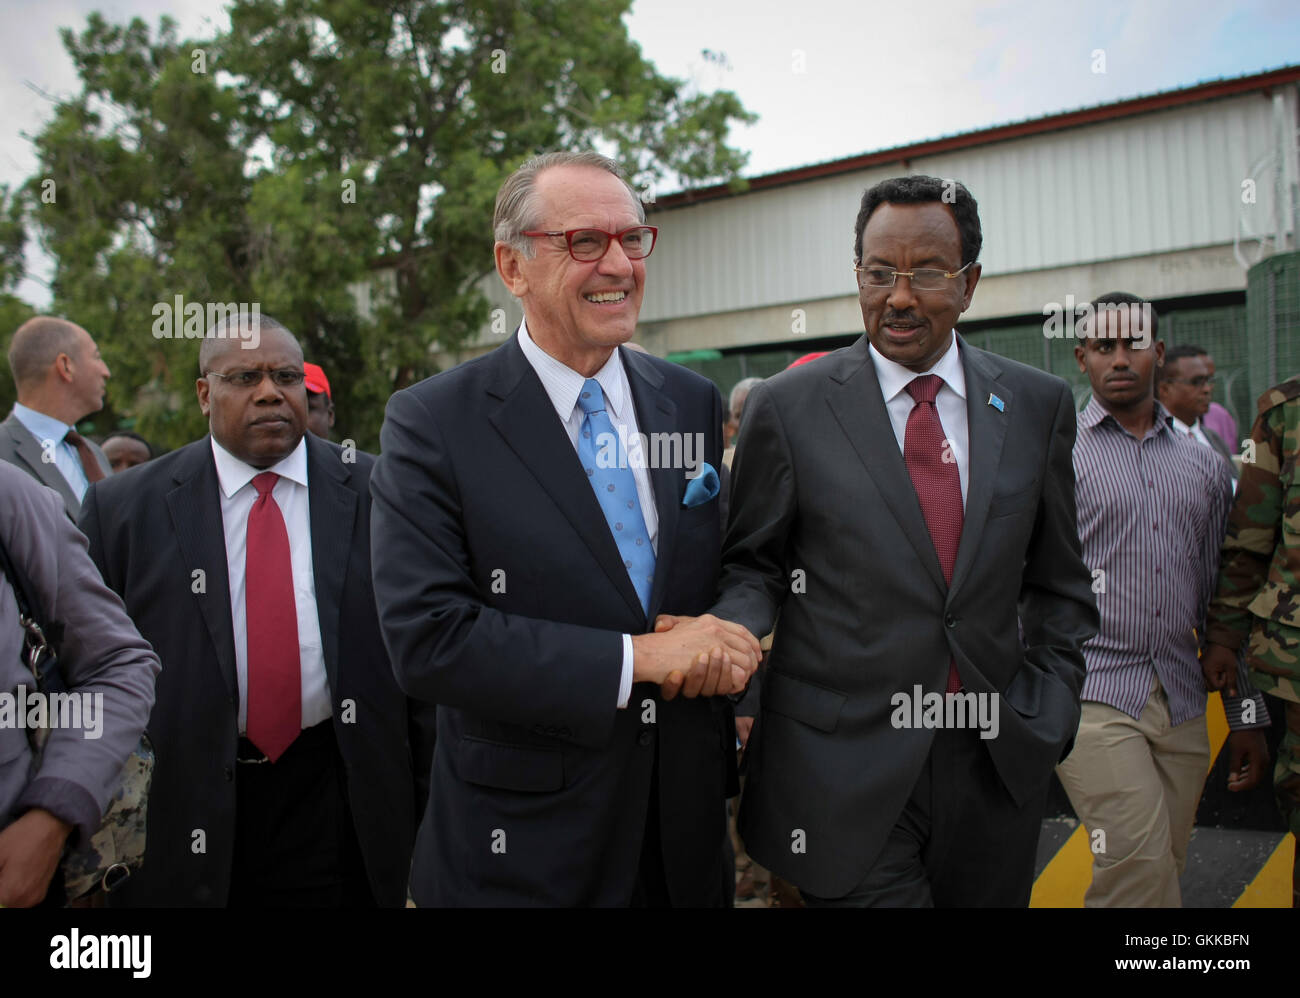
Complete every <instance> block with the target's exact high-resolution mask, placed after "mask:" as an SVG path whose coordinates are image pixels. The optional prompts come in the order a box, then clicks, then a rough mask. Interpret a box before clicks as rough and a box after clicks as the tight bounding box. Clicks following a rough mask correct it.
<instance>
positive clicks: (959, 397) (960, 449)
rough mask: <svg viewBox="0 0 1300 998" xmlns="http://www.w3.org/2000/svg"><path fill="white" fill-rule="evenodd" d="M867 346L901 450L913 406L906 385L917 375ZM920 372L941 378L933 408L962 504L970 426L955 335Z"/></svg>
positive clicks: (967, 466) (968, 462) (964, 499)
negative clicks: (958, 478) (952, 462)
mask: <svg viewBox="0 0 1300 998" xmlns="http://www.w3.org/2000/svg"><path fill="white" fill-rule="evenodd" d="M868 349H869V351H870V353H871V363H872V364H874V365H875V368H876V378H877V379H878V380H879V381H880V394H881V395H883V396H884V399H885V409H886V410H887V411H888V412H889V422H890V425H892V426H893V428H894V437H895V438H896V439H897V440H898V449H899V450H900V451H902V450H904V447H903V443H904V439H905V438H906V435H907V417H908V416H909V415H911V412H912V407H913V406H915V405H916V402H915V401H914V400H913V399H912V396H911V395H909V394H908V393H907V386H908V384H910V383H911V381H912V379H913V378H919V377H921V375H920V374H917V373H916V372H915V371H912V370H909V369H908V368H906V367H904V366H903V365H902V364H898V363H895V362H894V361H892V360H890V359H889V358H888V357H886V356H884V355H883V354H882V353H880V352H879V351H878V350H876V348H875V347H874V346H871V347H869V348H868ZM922 373H923V374H937V375H938V376H939V377H940V378H942V379H943V385H942V386H940V388H939V393H938V394H937V395H936V396H935V397H934V407H935V409H937V410H938V412H939V422H940V423H942V424H943V435H944V437H945V438H946V439H947V441H948V443H949V447H950V449H951V451H952V456H953V457H954V458H955V459H956V461H957V473H958V475H960V476H961V502H962V506H963V507H964V506H965V505H966V489H967V486H968V483H969V482H970V425H969V424H968V423H967V421H966V372H965V371H964V370H963V369H962V366H961V353H960V351H959V350H958V348H957V337H956V335H954V336H953V338H952V342H951V343H950V344H949V346H948V349H947V350H946V351H945V352H944V354H943V356H942V357H940V358H939V359H938V361H936V362H935V365H934V366H933V367H932V368H930V370H928V371H924V372H922Z"/></svg>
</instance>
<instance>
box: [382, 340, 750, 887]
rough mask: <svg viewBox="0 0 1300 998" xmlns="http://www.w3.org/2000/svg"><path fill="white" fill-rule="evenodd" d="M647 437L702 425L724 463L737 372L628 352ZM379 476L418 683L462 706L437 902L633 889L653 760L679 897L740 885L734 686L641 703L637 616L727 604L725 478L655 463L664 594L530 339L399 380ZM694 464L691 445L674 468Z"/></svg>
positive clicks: (420, 856)
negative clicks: (630, 677) (731, 845)
mask: <svg viewBox="0 0 1300 998" xmlns="http://www.w3.org/2000/svg"><path fill="white" fill-rule="evenodd" d="M620 350H621V354H622V359H623V364H624V366H625V368H626V371H627V376H628V381H629V383H630V386H631V390H632V398H633V402H634V404H635V406H636V414H637V422H638V424H639V427H640V432H641V433H643V434H647V435H652V434H656V433H678V434H687V433H690V434H695V433H699V434H702V438H701V439H702V440H703V442H704V454H703V459H704V460H705V461H707V462H708V463H709V464H711V465H712V466H713V467H714V468H715V469H717V468H718V467H720V465H721V453H722V444H721V425H722V404H721V399H720V398H719V396H718V392H717V389H716V388H715V387H714V386H713V385H712V383H710V382H708V381H707V380H705V379H704V378H702V377H700V376H699V375H697V374H694V373H692V372H691V371H688V370H686V369H685V368H682V367H679V366H677V365H675V364H670V363H668V362H666V361H663V360H659V359H658V358H655V357H651V356H649V355H646V354H638V353H634V352H631V351H628V350H624V349H622V348H620ZM381 439H382V455H381V457H380V458H379V461H378V463H377V465H376V467H375V472H374V476H373V478H372V480H371V493H372V495H373V497H374V508H373V514H372V521H371V529H372V538H373V550H374V578H375V596H376V599H377V601H378V604H379V614H380V622H381V625H382V627H383V632H384V638H385V640H386V641H387V643H388V649H389V654H390V656H391V658H392V661H393V668H394V669H395V670H396V673H397V677H398V681H399V682H400V683H401V684H402V686H403V688H404V689H405V690H406V691H407V693H408V694H410V695H411V696H412V697H415V698H419V699H421V700H424V701H427V702H431V703H437V704H439V705H440V706H439V709H438V747H437V751H436V752H435V755H434V765H433V774H432V781H431V792H430V802H429V808H428V810H427V812H426V813H425V816H424V821H423V823H422V824H421V826H420V831H419V835H418V838H417V843H416V858H415V864H414V869H413V871H412V892H413V894H414V897H415V900H416V902H417V903H418V904H421V905H527V904H538V905H625V904H628V903H629V902H630V901H631V899H632V895H633V890H634V886H635V883H636V876H637V869H638V861H639V858H640V853H641V845H642V838H643V834H644V830H645V826H646V815H647V809H648V804H649V800H650V790H651V786H652V769H653V767H654V764H655V760H656V758H657V760H658V787H659V797H658V810H659V816H660V821H659V831H660V835H661V837H662V841H663V864H664V870H665V875H666V879H667V887H668V890H669V893H670V896H671V900H672V902H673V903H674V904H676V905H722V904H726V903H728V902H729V900H730V898H729V892H730V886H731V880H732V877H731V874H730V871H729V870H728V869H727V868H726V862H725V859H724V841H725V838H726V828H725V812H724V800H725V798H726V796H727V794H728V792H729V791H734V781H735V753H734V745H735V742H734V737H735V736H734V720H733V718H732V714H731V707H730V704H729V703H728V701H727V699H726V698H725V697H712V698H704V699H693V700H687V699H685V698H682V697H679V698H677V699H675V700H673V701H671V702H665V701H662V700H661V699H660V698H659V695H658V687H657V686H655V685H653V684H635V685H634V686H633V688H632V695H631V698H630V700H629V703H628V706H627V708H626V709H622V710H620V709H618V707H617V702H618V688H619V678H620V673H621V663H622V654H623V651H622V649H623V644H622V637H621V635H622V634H624V633H630V634H638V633H643V632H644V631H646V630H647V620H649V621H653V620H654V618H655V616H656V615H657V614H659V613H674V614H698V613H702V612H704V611H705V610H707V609H708V608H709V606H710V605H711V604H712V602H713V599H714V596H715V592H716V582H717V572H718V559H719V547H720V517H719V503H718V499H717V497H716V496H715V497H714V498H712V499H710V500H709V501H707V502H704V503H702V504H699V505H695V506H692V507H690V508H685V507H683V496H684V493H685V490H686V485H687V479H686V471H687V469H686V468H685V467H684V466H683V465H684V464H685V463H686V462H685V461H682V460H678V461H676V464H677V465H678V466H677V467H659V468H652V469H651V471H650V477H651V480H652V484H653V489H654V495H655V503H656V508H657V511H658V516H659V529H658V542H657V543H658V551H657V559H656V566H655V579H654V585H653V591H652V595H651V599H650V608H649V615H648V617H647V615H646V614H645V612H643V610H642V608H641V604H640V601H639V600H638V598H637V594H636V592H635V590H634V589H633V588H632V584H631V581H630V580H629V579H628V576H627V572H626V570H625V569H624V566H623V562H622V560H621V558H620V557H619V553H618V549H617V547H616V545H615V543H614V540H613V537H612V536H611V534H610V530H609V527H608V525H607V524H606V521H605V518H604V515H603V514H602V513H601V509H600V506H599V505H598V504H597V501H596V497H595V495H594V493H593V492H592V488H591V485H590V484H589V482H588V480H587V477H586V475H585V474H584V473H583V470H582V468H581V466H580V465H579V462H578V457H577V453H576V451H575V449H574V447H573V444H572V442H571V440H570V439H569V436H568V434H567V433H566V431H565V428H564V426H563V425H562V424H561V423H560V421H559V419H557V417H556V413H555V409H554V406H553V405H552V404H551V401H550V399H549V397H548V396H547V394H546V391H545V389H544V388H543V386H542V383H541V381H540V379H539V378H538V377H537V374H536V372H535V371H534V370H533V369H532V367H531V366H530V365H529V363H528V361H527V359H526V358H525V357H524V354H523V351H522V350H521V349H520V347H519V343H518V340H517V338H514V337H512V338H511V339H510V341H509V342H507V343H506V344H504V345H503V346H501V347H499V348H498V349H496V350H494V351H493V352H492V353H490V354H488V355H486V356H484V357H480V358H478V359H476V360H473V361H470V362H468V363H466V364H462V365H461V366H459V367H457V368H455V369H453V370H450V371H447V372H445V373H443V374H439V375H437V376H435V377H433V378H430V379H428V380H427V381H423V382H421V383H420V384H417V385H415V386H413V387H411V388H409V389H406V390H405V391H401V392H398V393H397V394H396V395H394V396H393V398H392V399H391V400H390V401H389V404H388V412H387V418H386V420H385V423H384V429H383V434H382V438H381ZM659 463H668V464H672V463H673V462H672V461H671V460H670V461H668V462H659Z"/></svg>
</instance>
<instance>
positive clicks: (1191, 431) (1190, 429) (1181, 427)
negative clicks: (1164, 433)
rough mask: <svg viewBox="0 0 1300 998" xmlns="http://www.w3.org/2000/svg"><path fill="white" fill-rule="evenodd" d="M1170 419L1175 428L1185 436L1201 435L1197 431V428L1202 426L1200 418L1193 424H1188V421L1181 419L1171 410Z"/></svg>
mask: <svg viewBox="0 0 1300 998" xmlns="http://www.w3.org/2000/svg"><path fill="white" fill-rule="evenodd" d="M1169 420H1170V422H1171V423H1173V426H1174V429H1175V430H1177V431H1178V432H1179V433H1181V434H1182V435H1183V436H1193V437H1199V436H1200V434H1199V433H1198V432H1197V430H1199V429H1200V426H1201V421H1200V420H1199V419H1198V420H1197V421H1196V422H1195V423H1193V424H1192V425H1191V426H1188V425H1187V424H1186V423H1184V422H1183V421H1182V420H1181V419H1179V418H1178V417H1177V416H1175V415H1174V414H1173V413H1172V412H1171V413H1169Z"/></svg>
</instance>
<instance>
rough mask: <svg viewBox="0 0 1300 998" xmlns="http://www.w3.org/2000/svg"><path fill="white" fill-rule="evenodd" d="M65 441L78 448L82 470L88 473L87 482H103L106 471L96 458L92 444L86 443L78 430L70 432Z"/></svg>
mask: <svg viewBox="0 0 1300 998" xmlns="http://www.w3.org/2000/svg"><path fill="white" fill-rule="evenodd" d="M63 439H64V440H66V441H67V442H68V443H70V444H72V446H73V447H75V448H77V457H79V458H80V459H81V470H82V471H84V472H85V473H86V481H88V482H100V481H103V480H104V469H103V468H102V467H100V464H99V459H98V458H96V457H95V452H94V451H92V450H91V449H90V444H88V443H86V438H85V437H83V436H82V435H81V434H80V433H78V432H77V431H76V430H69V431H68V434H67V436H65V437H64V438H63Z"/></svg>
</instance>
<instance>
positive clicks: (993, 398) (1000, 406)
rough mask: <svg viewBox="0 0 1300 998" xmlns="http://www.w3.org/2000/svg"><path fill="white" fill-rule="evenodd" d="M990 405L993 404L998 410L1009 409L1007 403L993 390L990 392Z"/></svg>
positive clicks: (1004, 410)
mask: <svg viewBox="0 0 1300 998" xmlns="http://www.w3.org/2000/svg"><path fill="white" fill-rule="evenodd" d="M989 405H991V406H993V408H994V409H996V410H997V411H998V412H1006V411H1007V404H1006V403H1005V402H1003V401H1002V400H1001V399H1000V398H998V397H997V396H996V395H994V394H993V393H992V392H990V393H989Z"/></svg>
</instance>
